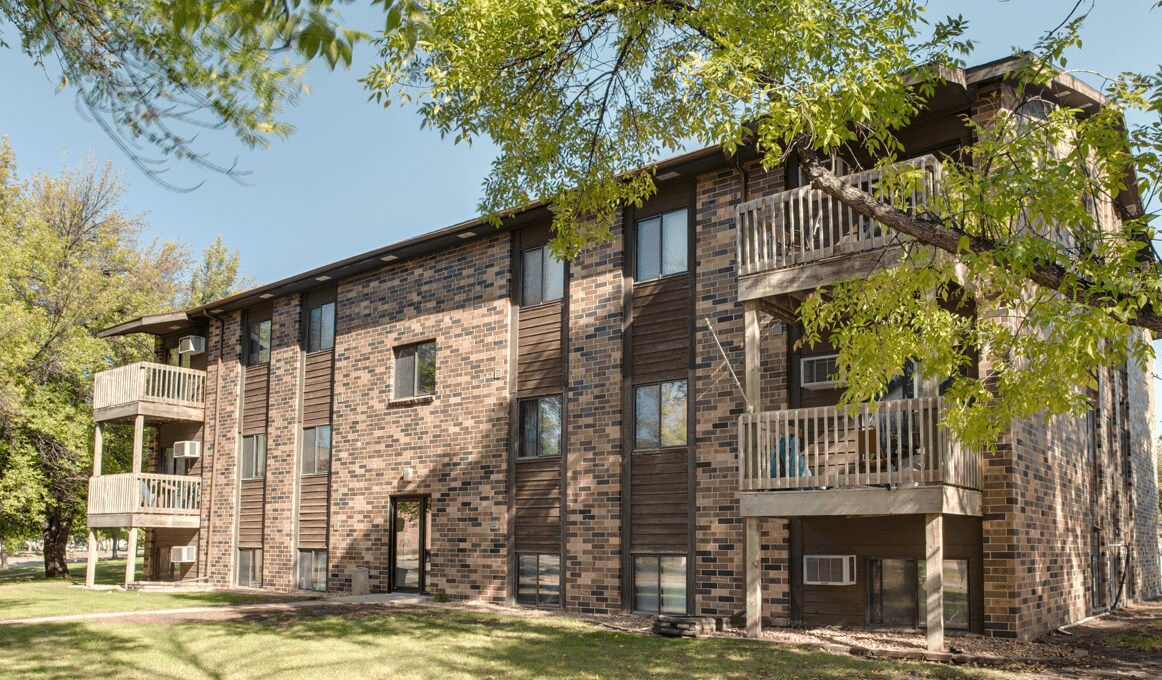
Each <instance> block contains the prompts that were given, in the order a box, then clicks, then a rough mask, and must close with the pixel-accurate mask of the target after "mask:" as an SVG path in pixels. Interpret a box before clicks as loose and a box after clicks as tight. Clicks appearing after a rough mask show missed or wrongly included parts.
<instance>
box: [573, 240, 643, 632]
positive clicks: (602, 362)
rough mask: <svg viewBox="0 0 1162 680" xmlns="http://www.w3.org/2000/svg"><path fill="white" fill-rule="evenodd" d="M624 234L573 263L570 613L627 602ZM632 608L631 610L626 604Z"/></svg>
mask: <svg viewBox="0 0 1162 680" xmlns="http://www.w3.org/2000/svg"><path fill="white" fill-rule="evenodd" d="M622 243H623V229H622V225H621V224H620V223H619V224H617V225H615V226H614V228H613V241H612V242H611V243H606V244H602V245H599V246H594V247H591V248H589V249H588V250H587V251H585V252H584V253H582V254H581V255H580V256H578V258H577V259H576V260H575V261H574V262H573V265H572V266H571V267H570V271H571V280H570V281H569V306H568V311H569V318H568V320H567V323H568V333H569V359H568V370H569V376H568V385H569V393H568V394H567V395H566V402H565V403H566V408H567V412H568V429H567V431H566V432H565V437H566V438H567V440H566V441H567V443H566V456H567V460H566V468H567V477H566V507H567V514H566V516H565V522H564V525H565V526H564V531H565V555H564V556H562V562H561V568H562V571H563V572H564V580H565V593H566V595H565V597H566V606H567V607H568V608H570V609H575V610H579V611H582V612H587V613H592V612H597V613H602V612H610V611H618V610H620V609H621V608H622V602H621V494H622V489H621V471H622V455H621V450H622V447H621V428H622V414H621V399H622V374H621V371H622V360H621V354H622V339H623V336H624V330H623V324H624V313H623V309H624V304H623V295H624V290H625V288H624V284H623V279H622V261H623V260H622V258H623V256H624V253H623V251H622ZM627 604H628V603H627Z"/></svg>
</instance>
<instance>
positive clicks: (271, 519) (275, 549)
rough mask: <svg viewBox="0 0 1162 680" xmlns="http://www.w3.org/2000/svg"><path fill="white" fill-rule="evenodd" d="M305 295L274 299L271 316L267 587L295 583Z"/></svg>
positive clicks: (264, 567)
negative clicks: (302, 320) (300, 344)
mask: <svg viewBox="0 0 1162 680" xmlns="http://www.w3.org/2000/svg"><path fill="white" fill-rule="evenodd" d="M300 303H301V297H300V296H299V295H288V296H286V297H281V298H276V299H275V300H274V310H273V313H272V315H271V329H270V337H271V343H270V345H271V348H270V396H269V398H268V401H267V408H268V411H267V423H268V425H267V434H266V507H265V516H264V518H263V520H264V521H263V541H262V561H263V564H262V570H263V581H262V585H263V587H264V588H274V589H276V590H290V589H292V588H294V586H295V566H296V562H297V556H298V555H297V550H296V548H297V546H296V545H295V531H296V529H297V523H296V521H295V518H296V516H297V514H296V511H297V509H298V505H297V487H296V483H297V481H298V442H299V434H300V432H301V428H300V427H299V395H300V393H301V392H302V390H301V387H300V381H301V379H302V351H301V349H300V346H299V337H300V330H299V322H300V320H301V318H302V309H301V304H300Z"/></svg>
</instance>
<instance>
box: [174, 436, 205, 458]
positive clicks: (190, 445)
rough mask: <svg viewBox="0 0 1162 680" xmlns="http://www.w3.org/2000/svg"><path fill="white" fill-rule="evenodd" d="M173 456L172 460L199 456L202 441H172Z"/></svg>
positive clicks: (200, 455)
mask: <svg viewBox="0 0 1162 680" xmlns="http://www.w3.org/2000/svg"><path fill="white" fill-rule="evenodd" d="M173 457H174V460H178V459H183V458H201V457H202V442H196V441H189V442H174V445H173Z"/></svg>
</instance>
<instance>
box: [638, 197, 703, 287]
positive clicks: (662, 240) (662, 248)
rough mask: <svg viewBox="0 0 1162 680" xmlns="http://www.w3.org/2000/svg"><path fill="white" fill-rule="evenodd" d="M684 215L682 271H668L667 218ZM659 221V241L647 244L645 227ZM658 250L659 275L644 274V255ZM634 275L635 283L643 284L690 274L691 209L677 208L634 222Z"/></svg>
mask: <svg viewBox="0 0 1162 680" xmlns="http://www.w3.org/2000/svg"><path fill="white" fill-rule="evenodd" d="M678 213H682V214H683V215H684V216H685V225H684V227H683V229H682V233H681V234H680V235H679V236H680V237H679V238H678V242H679V243H680V245H681V248H682V251H683V253H684V255H683V261H682V265H681V268H680V269H673V270H670V271H667V268H666V260H665V254H666V244H667V243H668V240H667V238H666V218H667V217H670V216H672V215H676V214H678ZM654 221H657V232H658V233H657V241H656V243H654V242H653V239H652V238H651V239H649V240H650V242H649V243H647V242H646V240H647V239H645V238H644V237H643V235H642V229H643V226H644V225H646V224H647V223H650V222H654ZM654 250H656V251H657V252H656V254H657V273H653V272H650V271H645V272H643V269H644V268H643V266H642V256H643V254H653V253H654ZM633 260H634V262H633V273H634V281H636V282H638V283H641V282H645V281H657V280H659V279H664V278H668V277H670V276H679V275H682V274H689V272H690V209H689V208H688V207H682V208H677V209H675V210H667V211H665V212H660V213H658V214H656V215H649V216H648V217H641V218H638V219H636V220H635V221H634V256H633Z"/></svg>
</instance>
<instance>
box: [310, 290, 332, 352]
mask: <svg viewBox="0 0 1162 680" xmlns="http://www.w3.org/2000/svg"><path fill="white" fill-rule="evenodd" d="M334 346H335V303H334V302H328V303H327V304H324V305H319V306H318V307H312V308H311V309H309V310H307V352H308V353H310V352H325V351H327V350H329V349H331V348H333V347H334Z"/></svg>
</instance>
